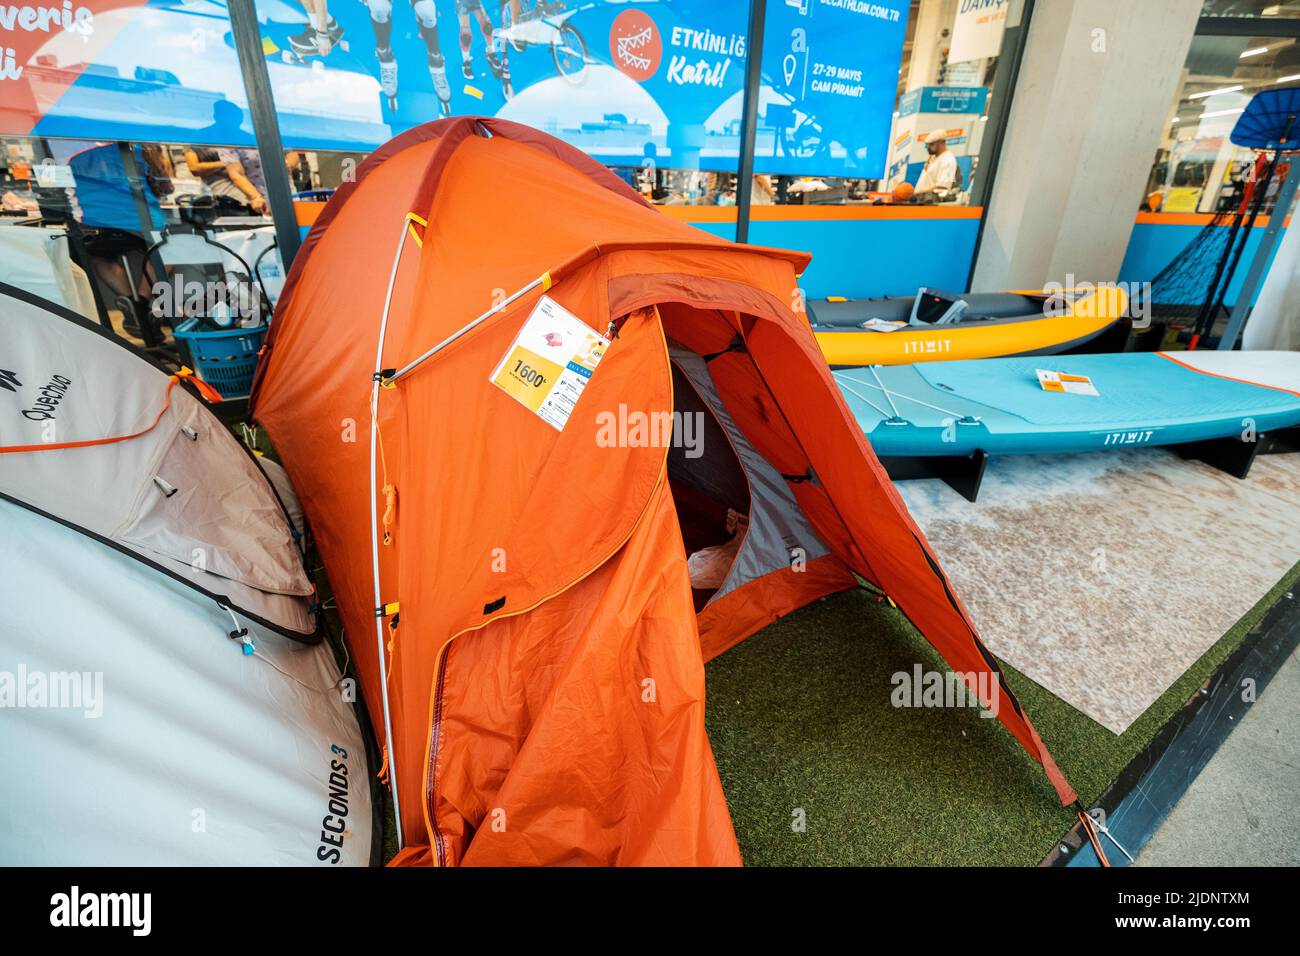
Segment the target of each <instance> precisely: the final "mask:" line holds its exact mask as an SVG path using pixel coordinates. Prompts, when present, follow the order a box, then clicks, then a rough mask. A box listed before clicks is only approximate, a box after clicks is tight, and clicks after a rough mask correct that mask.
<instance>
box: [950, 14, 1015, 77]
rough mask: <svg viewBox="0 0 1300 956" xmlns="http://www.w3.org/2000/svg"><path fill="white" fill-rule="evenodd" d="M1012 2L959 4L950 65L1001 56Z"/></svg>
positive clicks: (953, 30)
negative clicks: (1003, 35) (1008, 11)
mask: <svg viewBox="0 0 1300 956" xmlns="http://www.w3.org/2000/svg"><path fill="white" fill-rule="evenodd" d="M1010 5H1011V4H1010V0H958V3H957V19H956V21H954V23H953V25H952V43H951V44H950V45H949V47H948V62H949V63H965V62H967V61H968V60H983V59H986V58H988V57H991V56H997V55H998V53H999V52H1000V51H1001V50H1002V32H1003V31H1004V30H1005V29H1006V25H1007V8H1008V7H1009V6H1010Z"/></svg>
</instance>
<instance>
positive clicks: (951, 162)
mask: <svg viewBox="0 0 1300 956" xmlns="http://www.w3.org/2000/svg"><path fill="white" fill-rule="evenodd" d="M947 135H948V134H947V132H946V131H945V130H941V129H937V130H935V131H934V132H932V133H931V134H930V135H928V136H927V137H926V138H925V149H926V152H928V153H929V154H930V158H929V159H927V160H926V161H925V168H924V169H923V170H921V177H920V178H919V179H918V180H917V181H916V193H917V195H920V194H922V193H934V194H935V198H937V199H941V198H943V197H944V196H946V195H947V194H948V193H949V192H951V191H952V190H953V188H954V187H955V186H956V185H957V176H958V175H959V172H958V169H957V157H955V156H953V154H952V153H951V152H949V151H948V143H947Z"/></svg>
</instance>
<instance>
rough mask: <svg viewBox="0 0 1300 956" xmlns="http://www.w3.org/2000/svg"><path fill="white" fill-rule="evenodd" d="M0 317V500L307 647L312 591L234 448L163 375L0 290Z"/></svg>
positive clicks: (246, 461) (282, 527)
mask: <svg viewBox="0 0 1300 956" xmlns="http://www.w3.org/2000/svg"><path fill="white" fill-rule="evenodd" d="M0 314H2V315H3V331H2V332H0V334H2V335H3V341H4V347H5V350H4V353H3V354H4V358H3V361H4V368H5V370H6V371H8V372H9V373H11V374H12V376H13V378H12V379H11V380H10V383H9V387H8V388H6V389H4V390H3V391H0V401H5V402H6V404H7V405H8V406H10V407H9V411H8V412H7V413H6V415H5V425H4V427H3V430H2V431H0V494H3V495H4V496H6V497H8V498H10V499H11V500H14V501H17V502H20V503H22V504H24V505H25V506H27V507H29V508H32V509H35V510H37V511H40V512H42V513H44V514H47V515H50V516H51V517H54V518H56V519H57V520H60V521H63V522H66V523H68V524H70V525H73V526H75V527H77V528H78V529H81V530H82V531H84V532H86V533H90V534H94V535H96V536H98V537H100V538H102V539H103V540H105V541H109V542H112V544H114V545H115V546H117V547H122V548H125V549H127V550H129V551H132V552H134V553H136V554H137V555H138V556H140V557H141V558H142V559H145V560H148V561H150V562H152V563H154V564H155V565H157V566H159V567H162V568H164V569H166V570H167V571H168V572H169V573H171V574H175V575H178V576H181V577H183V578H185V579H187V580H188V581H190V582H191V583H194V584H201V585H202V586H203V587H205V588H208V589H210V590H212V591H213V593H219V594H221V595H223V596H225V597H227V598H228V599H229V601H230V603H231V605H232V606H233V607H236V608H239V609H241V610H244V611H246V612H247V613H248V614H249V615H250V616H251V617H253V618H254V619H256V620H259V621H263V622H265V623H267V624H268V625H269V626H271V627H274V628H279V629H281V630H283V631H288V632H292V633H294V634H297V635H300V636H309V635H311V634H313V633H314V632H315V629H316V625H315V620H314V616H313V615H312V614H311V613H310V611H309V608H308V603H307V602H306V601H305V600H304V599H305V598H308V597H310V595H311V594H312V585H311V581H310V580H309V579H308V578H307V574H306V571H305V570H304V568H303V564H302V556H301V555H300V554H299V553H298V551H297V549H296V547H295V546H294V542H293V535H292V533H291V526H290V523H289V519H288V517H287V516H286V515H285V513H284V509H283V506H282V504H281V502H280V500H279V498H278V497H277V495H276V493H275V491H274V490H273V488H272V486H271V485H270V484H269V483H268V481H267V479H266V477H265V476H264V475H263V474H262V472H261V471H260V470H259V469H258V467H257V465H256V464H255V463H254V462H253V460H252V458H251V457H250V456H249V455H248V454H247V453H246V452H245V451H244V449H243V447H242V445H241V444H240V443H239V441H238V440H237V439H236V438H235V437H234V435H232V434H231V433H230V431H229V430H227V429H226V428H225V427H224V426H222V425H221V423H220V422H219V421H217V420H216V418H215V417H213V416H212V415H211V413H209V412H208V410H207V409H206V408H204V407H203V404H202V403H201V402H200V401H199V400H198V399H196V398H195V397H194V396H193V395H191V394H190V393H189V392H188V391H186V390H185V389H184V388H179V387H172V382H171V380H170V379H169V376H168V375H167V373H165V372H163V371H162V370H161V369H159V368H157V367H155V366H154V365H152V364H151V363H150V362H147V361H146V360H144V359H143V358H141V357H140V356H139V355H136V354H133V353H132V352H131V351H129V350H128V349H126V348H122V347H121V346H120V345H118V344H117V342H116V341H111V340H109V339H107V338H104V337H103V336H101V335H99V334H97V333H96V332H94V331H91V330H90V328H88V327H87V326H85V325H82V324H79V323H78V322H76V321H73V320H72V319H70V318H67V317H65V316H63V317H61V316H59V315H56V314H53V313H52V312H51V307H50V306H49V305H42V304H41V302H40V300H39V299H37V298H36V297H33V296H30V295H29V294H26V293H23V292H20V291H19V290H17V289H14V288H12V287H8V286H3V287H0ZM104 396H112V397H113V398H112V400H111V401H109V400H105V399H104ZM164 407H165V411H163V412H162V416H161V418H160V417H159V412H160V411H161V410H163V409H164ZM155 423H156V424H155ZM137 432H140V433H141V434H139V435H138V436H137V437H134V438H131V439H130V440H126V441H114V442H108V443H105V444H93V445H89V446H88V447H79V448H58V447H50V448H45V447H43V446H45V445H51V446H54V445H60V444H63V443H76V442H96V441H102V440H104V439H108V438H116V437H119V436H127V435H135V434H136V433H137ZM16 447H17V448H22V447H31V448H34V449H36V450H33V451H13V450H12V449H14V448H16ZM6 449H8V451H6ZM216 476H220V478H219V480H216V481H215V482H214V479H215V477H216ZM214 485H215V486H216V487H219V488H220V493H214V491H213V488H214Z"/></svg>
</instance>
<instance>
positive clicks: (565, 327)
mask: <svg viewBox="0 0 1300 956" xmlns="http://www.w3.org/2000/svg"><path fill="white" fill-rule="evenodd" d="M607 348H609V339H607V338H605V337H604V336H603V335H601V334H599V333H598V332H595V331H593V330H592V328H591V326H589V325H587V323H585V322H583V321H582V320H581V319H580V318H578V317H577V316H576V315H574V314H573V313H572V312H570V311H568V310H567V309H565V308H564V307H563V306H561V305H560V304H559V303H558V302H556V301H555V300H554V299H552V298H550V297H549V296H542V297H541V299H540V300H539V301H538V303H537V305H536V306H535V307H534V308H533V311H532V312H531V313H530V314H529V316H528V321H527V322H525V323H524V327H523V328H522V329H520V330H519V335H518V336H516V337H515V341H514V343H513V344H512V345H511V346H510V349H509V350H508V351H507V352H506V354H505V357H504V358H502V359H501V361H500V363H498V365H497V367H496V369H495V370H494V371H493V372H492V375H491V377H490V381H491V382H492V384H493V385H495V386H497V388H499V389H501V390H502V391H503V392H505V393H506V394H507V395H509V396H510V397H511V398H513V399H514V400H515V401H517V402H519V404H521V405H523V406H524V407H525V408H527V409H528V410H529V411H531V412H533V413H534V414H536V415H537V416H538V417H539V418H540V419H542V421H544V422H546V423H547V424H548V425H550V426H551V427H552V428H554V429H555V430H556V431H563V430H564V426H565V424H567V423H568V421H569V416H570V415H572V414H573V409H574V406H575V405H577V404H578V398H579V397H580V396H581V395H582V392H583V390H584V389H585V388H586V387H587V383H588V382H589V381H591V377H592V375H594V374H595V373H596V366H598V365H599V364H600V360H601V358H602V357H603V356H604V355H605V350H606V349H607Z"/></svg>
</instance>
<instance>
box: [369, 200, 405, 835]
mask: <svg viewBox="0 0 1300 956" xmlns="http://www.w3.org/2000/svg"><path fill="white" fill-rule="evenodd" d="M410 222H411V220H410V218H409V217H403V219H402V229H401V232H399V233H398V234H397V251H396V253H395V254H394V256H393V269H392V272H391V273H390V274H389V276H388V291H387V292H386V293H384V313H383V315H382V317H381V318H380V320H379V342H378V344H377V345H376V346H375V374H374V377H373V380H372V383H371V386H370V560H371V570H372V573H373V575H374V584H375V605H374V614H375V647H376V649H377V650H378V652H379V690H380V699H381V701H382V703H383V709H384V746H385V748H386V749H387V751H388V779H389V781H391V784H392V787H391V789H392V791H393V817H394V819H395V820H396V823H397V827H396V829H397V849H398V850H399V851H400V850H401V849H403V848H404V847H405V846H406V841H405V840H404V839H403V834H402V804H401V801H400V798H399V797H398V793H397V752H396V751H395V750H394V749H393V716H392V713H391V711H390V710H389V707H388V655H387V652H386V650H385V648H384V617H383V607H384V599H383V596H382V595H381V594H380V593H379V509H378V506H377V499H376V495H377V492H378V489H377V488H376V487H375V466H376V464H377V462H376V460H375V455H376V448H377V445H378V438H379V375H380V371H381V368H380V367H381V365H382V364H383V361H384V337H385V336H386V335H387V333H388V310H389V308H390V307H391V306H392V304H393V287H394V286H395V285H396V284H397V267H398V266H399V265H400V264H401V261H402V250H403V249H405V248H406V230H407V229H408V228H409V226H410Z"/></svg>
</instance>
